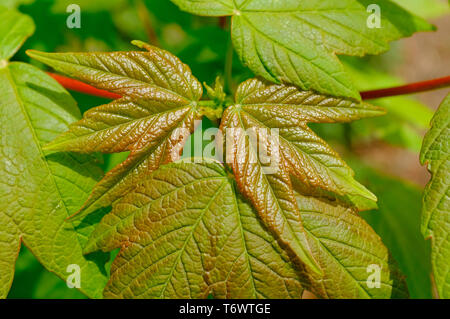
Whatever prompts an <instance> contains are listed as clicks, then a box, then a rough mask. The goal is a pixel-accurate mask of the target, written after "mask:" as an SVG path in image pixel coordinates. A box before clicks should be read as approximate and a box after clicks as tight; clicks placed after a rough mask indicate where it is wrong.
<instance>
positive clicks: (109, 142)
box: [28, 42, 202, 217]
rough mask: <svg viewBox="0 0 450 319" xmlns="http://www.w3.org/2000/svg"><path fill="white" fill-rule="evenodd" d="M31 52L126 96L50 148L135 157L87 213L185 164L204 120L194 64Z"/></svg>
mask: <svg viewBox="0 0 450 319" xmlns="http://www.w3.org/2000/svg"><path fill="white" fill-rule="evenodd" d="M135 44H137V45H139V46H141V47H144V48H145V49H146V50H147V51H146V52H144V51H143V52H112V53H42V52H36V51H29V52H28V54H29V55H30V56H32V57H34V58H36V59H37V60H40V61H41V62H44V63H47V64H48V65H50V66H52V67H53V68H55V69H56V70H58V71H60V72H64V73H66V74H68V75H70V76H73V77H76V78H78V79H80V80H82V81H85V82H87V83H89V84H91V85H94V86H96V87H98V88H101V89H105V90H108V91H111V92H115V93H118V94H121V95H122V96H123V98H121V99H118V100H115V101H113V102H111V103H109V104H106V105H102V106H99V107H96V108H93V109H91V110H89V111H87V112H86V113H85V115H84V118H83V119H82V120H81V121H79V122H77V123H75V124H73V125H71V127H70V130H69V131H68V132H67V133H65V134H63V135H61V136H60V137H58V138H57V139H56V140H55V141H53V142H52V143H50V144H49V145H47V146H46V149H47V150H52V151H75V152H82V153H91V152H104V153H113V152H124V151H130V155H129V156H128V158H127V159H126V160H125V161H124V162H123V163H121V164H119V165H118V166H116V167H115V168H114V169H113V170H111V171H110V172H108V174H107V175H106V176H105V178H104V179H103V180H102V181H100V182H99V183H98V184H97V185H96V187H95V188H94V190H93V193H92V195H91V196H90V197H89V199H88V201H87V202H86V203H85V205H84V206H83V208H82V211H83V214H81V215H79V217H82V216H84V215H85V214H88V213H91V212H93V211H95V210H97V209H99V208H101V207H105V206H109V205H111V204H112V203H113V202H115V201H116V200H117V199H119V198H120V197H121V196H123V195H124V194H126V193H127V192H128V191H129V190H130V189H131V188H132V187H134V185H135V184H137V183H138V182H139V180H140V179H141V178H142V176H143V175H145V174H148V173H149V172H151V171H153V170H154V169H156V168H157V167H158V166H159V165H161V164H164V163H168V162H170V161H172V160H174V159H177V158H178V156H179V153H180V151H181V147H182V145H183V143H182V142H183V141H184V140H185V139H186V138H187V136H188V135H189V134H190V133H191V132H192V131H193V129H194V121H195V120H196V119H200V118H201V114H200V113H199V112H198V111H197V103H198V101H199V99H200V98H201V96H202V87H201V84H200V83H199V82H198V81H197V80H196V79H195V78H194V77H193V76H192V74H191V72H190V69H189V67H188V66H186V65H184V64H182V63H181V61H179V60H178V58H176V57H175V56H173V55H172V54H170V53H168V52H167V51H164V50H161V49H158V48H156V47H152V46H149V45H146V44H144V43H142V42H135Z"/></svg>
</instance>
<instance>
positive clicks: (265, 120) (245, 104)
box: [221, 79, 383, 269]
mask: <svg viewBox="0 0 450 319" xmlns="http://www.w3.org/2000/svg"><path fill="white" fill-rule="evenodd" d="M235 103H236V104H235V105H234V106H230V107H229V108H228V109H227V110H226V111H225V114H224V117H223V119H222V123H221V129H222V131H223V133H224V135H225V138H224V141H225V144H226V153H227V163H229V164H230V165H231V167H232V169H233V171H234V175H235V177H236V181H237V184H238V186H239V188H240V190H241V192H242V193H243V194H244V195H245V196H246V197H247V198H249V200H250V201H251V202H252V204H253V206H254V207H255V208H256V210H257V211H258V213H259V215H260V217H261V219H262V220H263V222H264V224H265V225H266V227H267V228H268V229H270V230H271V231H273V232H274V233H275V234H276V235H277V236H279V238H280V239H281V241H282V242H283V243H284V244H285V245H287V246H288V247H290V248H291V249H292V251H293V252H294V254H296V255H297V256H298V257H299V258H300V259H301V260H302V261H303V262H305V263H306V264H307V265H308V266H310V267H311V268H312V269H315V268H317V267H316V266H317V265H316V263H315V261H314V259H313V258H311V252H310V248H309V243H308V242H307V241H305V233H304V230H303V229H302V226H301V218H300V212H299V209H298V206H297V203H296V200H295V195H294V190H293V188H294V187H293V185H292V181H291V177H290V175H293V176H294V177H295V178H296V179H298V180H299V181H300V182H301V183H302V184H303V187H304V188H308V189H312V190H313V191H315V190H316V189H320V190H322V191H323V192H329V193H332V194H337V195H341V196H345V195H351V196H353V197H362V198H364V199H367V200H371V201H376V197H375V196H374V195H373V194H372V193H370V192H369V191H368V190H367V189H366V188H365V187H364V186H362V185H361V184H359V183H358V182H356V181H355V180H354V179H353V172H352V170H351V169H350V168H349V167H348V166H347V165H346V164H345V163H344V162H343V161H342V160H341V159H340V158H339V156H338V155H337V154H336V153H335V152H334V151H333V150H332V149H331V148H330V147H329V146H328V145H327V144H326V143H325V142H324V141H323V140H321V139H320V138H319V137H318V136H317V135H315V134H314V133H313V131H312V130H311V129H309V127H308V126H307V124H308V123H311V122H314V123H335V122H348V121H352V120H356V119H359V118H363V117H369V116H376V115H380V114H383V111H382V110H380V109H378V108H375V107H373V106H371V105H368V104H365V103H355V102H352V101H350V100H343V99H336V98H330V97H327V96H321V95H317V94H315V93H313V92H308V91H300V90H298V89H297V88H296V87H294V86H286V85H276V84H270V83H267V82H264V81H261V80H259V79H252V80H248V81H246V82H244V83H242V84H241V85H240V86H239V88H238V90H237V93H236V101H235ZM271 129H277V130H278V131H277V134H278V136H277V138H278V141H275V142H274V141H272V138H271V137H270V136H269V135H271V134H269V133H268V131H269V130H271ZM249 130H250V131H252V132H249ZM252 133H253V134H254V135H256V138H253V139H252V138H251V134H252ZM272 137H273V136H272ZM261 147H263V148H265V151H266V152H265V153H266V154H268V157H269V158H270V161H271V162H270V163H263V162H262V159H261V156H260V154H261V152H260V151H261ZM274 155H276V156H274ZM266 164H270V165H275V166H274V167H272V169H273V171H272V172H269V173H267V174H266V171H265V169H267V165H266Z"/></svg>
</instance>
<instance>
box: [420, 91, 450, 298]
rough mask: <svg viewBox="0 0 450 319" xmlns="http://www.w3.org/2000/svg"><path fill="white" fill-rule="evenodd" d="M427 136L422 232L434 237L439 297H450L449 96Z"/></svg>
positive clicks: (423, 157)
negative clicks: (426, 172)
mask: <svg viewBox="0 0 450 319" xmlns="http://www.w3.org/2000/svg"><path fill="white" fill-rule="evenodd" d="M431 123H432V124H431V125H432V127H431V130H430V131H429V132H428V133H427V135H426V136H425V139H424V141H423V146H422V151H421V153H420V161H421V163H422V164H427V167H428V169H429V171H430V172H431V174H432V178H431V181H430V183H429V184H428V185H427V187H426V189H425V192H424V197H423V213H422V214H423V215H422V233H423V235H424V236H425V238H431V265H432V268H433V273H434V279H435V281H436V287H437V291H438V294H439V297H441V298H445V299H448V298H450V240H449V233H450V199H449V197H450V192H449V184H450V160H449V155H450V146H449V141H450V95H448V96H447V97H446V99H445V100H444V102H442V104H441V106H440V107H439V109H438V111H437V112H436V114H435V115H434V117H433V120H432V122H431Z"/></svg>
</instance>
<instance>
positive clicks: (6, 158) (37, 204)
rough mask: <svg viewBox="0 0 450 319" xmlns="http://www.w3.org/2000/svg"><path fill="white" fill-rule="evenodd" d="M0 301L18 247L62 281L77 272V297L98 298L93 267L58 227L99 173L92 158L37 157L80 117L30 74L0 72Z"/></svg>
mask: <svg viewBox="0 0 450 319" xmlns="http://www.w3.org/2000/svg"><path fill="white" fill-rule="evenodd" d="M0 94H1V96H2V99H1V102H0V127H1V142H0V153H1V154H2V156H1V160H0V177H1V178H0V180H1V182H0V197H1V198H2V201H1V203H0V229H1V230H2V231H1V232H0V246H1V249H0V296H1V297H5V296H6V295H7V293H8V290H9V287H10V285H11V282H12V279H13V275H14V263H15V259H16V258H17V254H18V251H19V248H20V245H21V242H23V243H24V244H25V245H26V246H27V247H28V248H29V249H30V250H31V251H32V252H33V254H34V255H35V256H36V258H37V259H38V260H39V261H40V262H41V263H42V264H43V266H44V267H45V268H47V269H48V270H50V271H52V272H54V273H56V274H57V275H58V276H59V277H60V278H62V279H64V280H65V279H66V277H67V276H68V275H70V273H68V272H67V267H68V266H69V265H71V264H77V265H79V266H80V268H81V289H80V290H81V291H82V292H83V293H85V294H87V295H88V296H91V297H101V291H102V287H103V285H104V284H105V282H106V276H105V274H104V273H103V272H102V264H101V259H97V258H94V259H93V260H87V259H85V258H84V257H83V255H82V248H81V247H82V245H84V242H85V241H86V240H87V238H86V237H84V236H86V235H87V234H89V229H91V230H92V228H90V227H89V226H88V225H83V226H82V227H83V228H84V231H83V234H84V235H82V234H81V233H80V234H78V233H77V231H76V230H75V225H73V224H72V223H68V222H67V221H66V219H67V217H68V216H70V215H71V214H73V213H74V212H75V211H76V209H77V208H78V207H79V206H80V205H81V204H82V203H83V201H84V200H85V199H86V198H87V196H88V194H89V192H90V191H91V189H92V187H93V185H94V184H95V182H96V181H97V180H98V179H99V177H100V176H101V174H102V172H101V170H100V169H99V168H98V167H97V166H96V165H94V164H93V161H92V157H88V156H75V155H74V154H71V153H64V154H54V155H51V156H47V157H45V156H44V154H43V151H42V146H43V145H44V144H46V143H48V142H49V141H50V140H52V139H53V138H54V137H55V136H56V135H57V134H59V133H60V132H63V131H65V130H66V129H67V127H68V125H69V123H71V122H73V121H74V120H76V119H77V118H79V117H80V114H79V111H78V109H77V107H76V104H75V101H74V100H73V99H72V98H71V97H70V95H69V94H68V93H67V92H66V91H65V90H64V89H63V88H62V87H61V86H60V85H59V84H58V83H57V82H56V81H54V80H53V79H52V78H50V77H49V76H47V75H46V74H45V73H43V72H41V71H39V70H38V69H36V68H35V67H33V66H30V65H27V64H23V63H11V64H8V65H7V66H6V67H3V68H0Z"/></svg>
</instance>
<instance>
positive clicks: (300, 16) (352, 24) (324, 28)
mask: <svg viewBox="0 0 450 319" xmlns="http://www.w3.org/2000/svg"><path fill="white" fill-rule="evenodd" d="M172 1H173V2H174V3H175V4H177V5H179V6H180V8H181V9H183V10H186V11H188V12H191V13H194V14H200V15H211V16H224V15H231V16H232V38H233V44H234V46H235V48H236V51H237V53H238V55H239V56H240V58H241V60H242V62H243V63H244V64H245V65H247V66H248V67H249V68H250V69H251V70H252V71H253V72H255V73H256V74H257V75H259V76H262V77H264V78H265V79H267V80H270V81H272V82H276V83H280V82H282V83H292V84H295V85H297V86H299V87H300V88H302V89H304V90H308V89H313V90H315V91H317V92H320V93H324V94H329V95H334V96H348V97H352V98H357V99H359V93H358V91H357V90H356V89H355V87H354V86H353V84H352V82H351V80H350V77H349V76H348V75H347V74H346V73H345V70H344V68H343V66H342V64H341V63H340V62H339V60H338V59H337V58H336V56H335V54H345V55H355V56H363V55H365V54H379V53H382V52H385V51H387V50H388V49H389V42H390V41H393V40H397V39H399V38H402V37H406V36H410V35H411V34H413V33H414V32H417V31H430V30H433V29H434V27H433V26H431V25H430V24H428V23H427V22H425V21H424V20H422V19H421V18H418V17H416V16H414V15H412V14H410V13H408V12H407V11H405V10H404V9H402V8H401V7H399V6H397V5H395V4H393V3H391V2H390V1H387V0H377V1H372V0H341V1H332V0H328V1H323V0H312V1H300V0H286V1H271V2H267V1H262V0H246V1H244V0H238V1H232V0H221V1H218V0H217V1H192V0H172ZM371 4H377V5H378V6H379V7H380V9H381V14H380V19H381V20H380V21H381V22H380V23H381V27H380V28H370V27H369V26H368V20H370V15H371V13H370V12H368V7H369V5H371Z"/></svg>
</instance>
